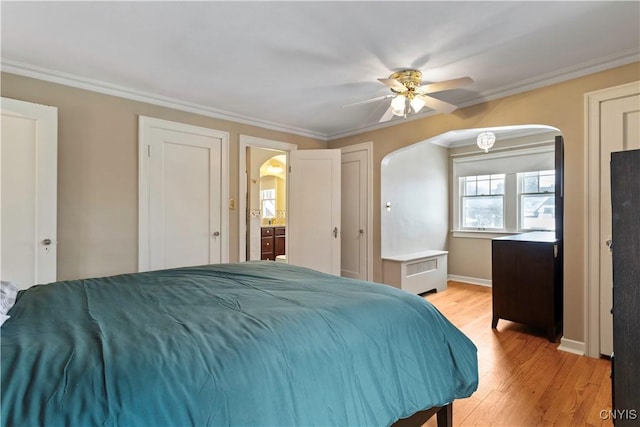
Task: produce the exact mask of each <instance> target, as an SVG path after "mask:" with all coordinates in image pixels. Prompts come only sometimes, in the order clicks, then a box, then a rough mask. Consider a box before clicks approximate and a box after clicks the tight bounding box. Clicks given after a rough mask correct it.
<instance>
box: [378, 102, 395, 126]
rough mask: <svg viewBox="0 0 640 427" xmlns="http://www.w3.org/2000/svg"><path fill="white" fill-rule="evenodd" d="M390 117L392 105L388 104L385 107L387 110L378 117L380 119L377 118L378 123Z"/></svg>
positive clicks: (391, 116) (386, 120)
mask: <svg viewBox="0 0 640 427" xmlns="http://www.w3.org/2000/svg"><path fill="white" fill-rule="evenodd" d="M392 118H393V107H392V106H391V105H389V108H387V111H385V113H384V114H383V115H382V117H380V120H378V122H379V123H383V122H388V121H389V120H391V119H392Z"/></svg>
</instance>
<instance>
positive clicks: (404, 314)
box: [1, 261, 478, 427]
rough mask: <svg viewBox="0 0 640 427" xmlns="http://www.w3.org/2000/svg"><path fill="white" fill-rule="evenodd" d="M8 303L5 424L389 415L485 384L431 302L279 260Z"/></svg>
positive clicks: (170, 423)
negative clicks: (277, 261)
mask: <svg viewBox="0 0 640 427" xmlns="http://www.w3.org/2000/svg"><path fill="white" fill-rule="evenodd" d="M9 314H10V315H11V318H10V319H9V320H7V322H6V323H5V324H4V325H3V326H2V329H1V339H2V354H1V357H2V365H1V369H2V378H1V382H2V425H3V426H47V427H54V426H69V427H75V426H87V427H88V426H154V427H161V426H167V427H174V426H175V427H178V426H218V425H243V426H254V425H268V426H284V425H295V426H301V425H323V426H336V425H351V426H356V425H359V426H379V425H388V424H391V423H392V422H394V421H395V420H397V419H399V418H403V417H407V416H409V415H411V414H412V413H414V412H417V411H419V410H423V409H426V408H429V407H433V406H441V405H443V404H446V403H448V402H451V401H452V400H454V399H456V398H462V397H467V396H469V395H471V394H472V393H473V392H474V391H475V389H476V387H477V384H478V369H477V357H476V348H475V346H474V345H473V343H472V342H471V341H470V340H469V339H468V338H467V337H465V336H464V335H463V334H462V333H461V332H460V331H459V330H458V329H456V328H455V327H454V326H453V325H452V324H451V323H449V321H447V319H446V318H444V317H443V316H442V315H441V314H440V313H439V312H438V311H437V310H436V309H435V308H434V307H433V306H432V305H431V304H430V303H428V302H426V301H425V300H424V299H422V298H420V297H418V296H416V295H411V294H408V293H406V292H404V291H401V290H398V289H395V288H392V287H389V286H385V285H379V284H375V283H371V282H363V281H357V280H351V279H344V278H338V277H335V276H331V275H327V274H323V273H319V272H315V271H312V270H308V269H304V268H300V267H294V266H291V265H287V264H284V263H274V262H268V261H267V262H263V261H257V262H248V263H240V264H223V265H209V266H201V267H190V268H179V269H172V270H163V271H153V272H147V273H135V274H126V275H120V276H113V277H105V278H97V279H86V280H75V281H65V282H56V283H52V284H48V285H44V286H34V287H32V288H30V289H28V290H26V291H22V292H21V293H20V294H19V296H18V300H17V302H16V305H15V306H14V307H13V308H12V309H11V311H10V312H9Z"/></svg>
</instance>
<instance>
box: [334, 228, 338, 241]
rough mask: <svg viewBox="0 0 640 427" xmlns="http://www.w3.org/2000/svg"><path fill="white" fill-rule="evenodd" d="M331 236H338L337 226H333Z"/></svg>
mask: <svg viewBox="0 0 640 427" xmlns="http://www.w3.org/2000/svg"><path fill="white" fill-rule="evenodd" d="M333 237H334V238H336V239H337V238H338V227H333Z"/></svg>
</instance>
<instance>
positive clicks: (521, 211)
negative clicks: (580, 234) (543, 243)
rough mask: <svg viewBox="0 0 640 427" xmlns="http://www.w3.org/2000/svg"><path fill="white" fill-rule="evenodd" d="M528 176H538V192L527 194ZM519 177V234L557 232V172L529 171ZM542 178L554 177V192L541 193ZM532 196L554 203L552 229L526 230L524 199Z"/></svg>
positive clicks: (532, 228) (536, 228)
mask: <svg viewBox="0 0 640 427" xmlns="http://www.w3.org/2000/svg"><path fill="white" fill-rule="evenodd" d="M527 174H529V175H530V176H531V175H532V174H536V175H537V187H538V191H537V192H525V191H524V190H525V188H524V187H525V182H524V179H525V178H527V176H526V175H527ZM517 176H518V194H517V201H518V227H517V229H518V232H523V233H526V232H530V231H555V229H556V227H555V226H556V223H555V195H556V186H555V182H556V180H555V177H556V171H555V170H549V169H547V170H538V171H529V172H519V173H518V174H517ZM541 176H552V177H553V180H552V182H553V191H540V178H541ZM531 196H534V197H535V196H538V197H551V198H552V199H553V201H554V212H553V221H552V227H551V228H543V227H530V228H526V227H525V226H524V216H523V215H524V212H525V209H524V198H525V197H531Z"/></svg>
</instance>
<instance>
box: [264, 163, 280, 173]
mask: <svg viewBox="0 0 640 427" xmlns="http://www.w3.org/2000/svg"><path fill="white" fill-rule="evenodd" d="M282 171H284V169H283V168H282V166H280V165H279V164H277V163H275V162H273V163H271V164H270V165H269V166H267V172H268V173H270V174H274V175H278V174H281V173H282Z"/></svg>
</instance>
